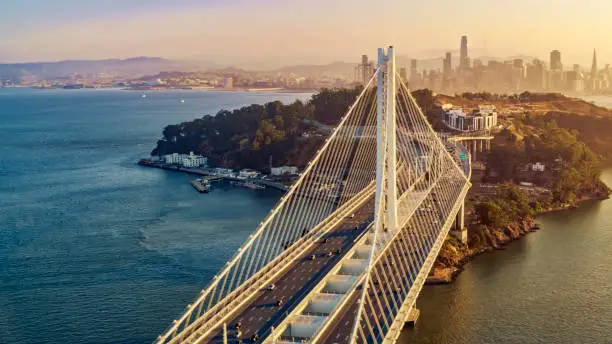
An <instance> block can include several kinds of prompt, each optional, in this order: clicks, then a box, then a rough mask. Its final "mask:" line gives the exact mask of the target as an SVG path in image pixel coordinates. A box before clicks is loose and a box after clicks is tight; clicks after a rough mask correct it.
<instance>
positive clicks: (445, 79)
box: [442, 52, 453, 89]
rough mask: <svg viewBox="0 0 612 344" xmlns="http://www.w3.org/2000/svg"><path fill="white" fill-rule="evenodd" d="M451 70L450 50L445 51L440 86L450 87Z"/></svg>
mask: <svg viewBox="0 0 612 344" xmlns="http://www.w3.org/2000/svg"><path fill="white" fill-rule="evenodd" d="M452 71H453V61H452V54H451V53H450V52H448V53H446V57H445V58H444V62H443V65H442V88H444V89H448V88H449V87H450V79H451V74H452Z"/></svg>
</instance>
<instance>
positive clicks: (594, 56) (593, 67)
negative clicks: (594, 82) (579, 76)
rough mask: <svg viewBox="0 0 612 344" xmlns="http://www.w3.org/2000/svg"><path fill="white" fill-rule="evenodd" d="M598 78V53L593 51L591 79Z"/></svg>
mask: <svg viewBox="0 0 612 344" xmlns="http://www.w3.org/2000/svg"><path fill="white" fill-rule="evenodd" d="M596 77H597V51H596V50H595V49H593V64H592V65H591V79H595V78H596Z"/></svg>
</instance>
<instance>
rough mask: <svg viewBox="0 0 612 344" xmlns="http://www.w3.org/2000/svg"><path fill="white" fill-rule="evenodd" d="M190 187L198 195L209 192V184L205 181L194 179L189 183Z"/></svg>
mask: <svg viewBox="0 0 612 344" xmlns="http://www.w3.org/2000/svg"><path fill="white" fill-rule="evenodd" d="M191 185H192V186H193V187H194V189H196V190H198V192H200V193H209V192H210V184H209V183H208V182H207V181H206V180H203V179H196V180H193V181H192V182H191Z"/></svg>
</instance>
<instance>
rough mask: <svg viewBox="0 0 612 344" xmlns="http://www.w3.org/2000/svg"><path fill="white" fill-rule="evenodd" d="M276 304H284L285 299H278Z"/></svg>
mask: <svg viewBox="0 0 612 344" xmlns="http://www.w3.org/2000/svg"><path fill="white" fill-rule="evenodd" d="M276 305H277V306H278V307H280V306H282V305H283V299H280V300H277V301H276Z"/></svg>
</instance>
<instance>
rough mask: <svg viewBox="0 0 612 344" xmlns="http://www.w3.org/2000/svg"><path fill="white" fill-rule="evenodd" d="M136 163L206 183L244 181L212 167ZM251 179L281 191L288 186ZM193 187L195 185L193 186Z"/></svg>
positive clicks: (155, 162) (146, 161)
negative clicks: (195, 177) (215, 170)
mask: <svg viewBox="0 0 612 344" xmlns="http://www.w3.org/2000/svg"><path fill="white" fill-rule="evenodd" d="M138 165H140V166H145V167H153V168H159V169H162V170H166V171H175V172H183V173H187V174H192V175H198V176H202V178H200V179H201V180H204V181H205V182H207V183H213V182H217V181H237V182H244V181H245V180H243V179H238V178H235V177H232V176H225V175H218V174H215V172H214V169H213V168H204V167H181V166H177V165H169V164H165V163H163V162H160V161H152V160H149V159H140V160H139V161H138ZM251 181H252V182H254V183H255V184H259V185H262V186H266V187H270V188H273V189H276V190H280V191H283V192H287V191H288V190H289V186H287V185H285V184H282V183H279V182H275V181H271V180H267V179H262V178H255V179H252V180H251ZM191 184H192V185H193V181H192V182H191ZM194 188H195V186H194ZM196 189H197V188H196ZM198 191H199V190H198Z"/></svg>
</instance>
